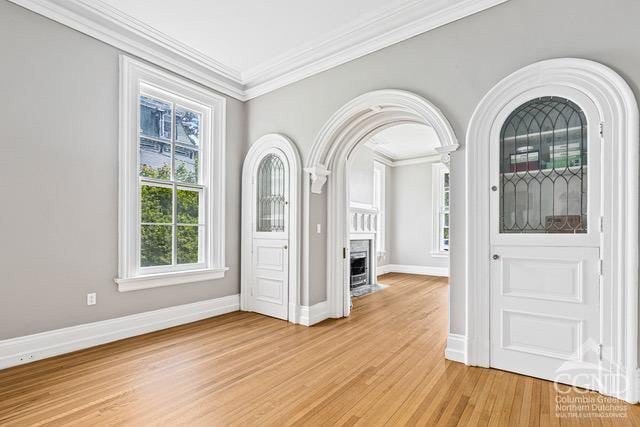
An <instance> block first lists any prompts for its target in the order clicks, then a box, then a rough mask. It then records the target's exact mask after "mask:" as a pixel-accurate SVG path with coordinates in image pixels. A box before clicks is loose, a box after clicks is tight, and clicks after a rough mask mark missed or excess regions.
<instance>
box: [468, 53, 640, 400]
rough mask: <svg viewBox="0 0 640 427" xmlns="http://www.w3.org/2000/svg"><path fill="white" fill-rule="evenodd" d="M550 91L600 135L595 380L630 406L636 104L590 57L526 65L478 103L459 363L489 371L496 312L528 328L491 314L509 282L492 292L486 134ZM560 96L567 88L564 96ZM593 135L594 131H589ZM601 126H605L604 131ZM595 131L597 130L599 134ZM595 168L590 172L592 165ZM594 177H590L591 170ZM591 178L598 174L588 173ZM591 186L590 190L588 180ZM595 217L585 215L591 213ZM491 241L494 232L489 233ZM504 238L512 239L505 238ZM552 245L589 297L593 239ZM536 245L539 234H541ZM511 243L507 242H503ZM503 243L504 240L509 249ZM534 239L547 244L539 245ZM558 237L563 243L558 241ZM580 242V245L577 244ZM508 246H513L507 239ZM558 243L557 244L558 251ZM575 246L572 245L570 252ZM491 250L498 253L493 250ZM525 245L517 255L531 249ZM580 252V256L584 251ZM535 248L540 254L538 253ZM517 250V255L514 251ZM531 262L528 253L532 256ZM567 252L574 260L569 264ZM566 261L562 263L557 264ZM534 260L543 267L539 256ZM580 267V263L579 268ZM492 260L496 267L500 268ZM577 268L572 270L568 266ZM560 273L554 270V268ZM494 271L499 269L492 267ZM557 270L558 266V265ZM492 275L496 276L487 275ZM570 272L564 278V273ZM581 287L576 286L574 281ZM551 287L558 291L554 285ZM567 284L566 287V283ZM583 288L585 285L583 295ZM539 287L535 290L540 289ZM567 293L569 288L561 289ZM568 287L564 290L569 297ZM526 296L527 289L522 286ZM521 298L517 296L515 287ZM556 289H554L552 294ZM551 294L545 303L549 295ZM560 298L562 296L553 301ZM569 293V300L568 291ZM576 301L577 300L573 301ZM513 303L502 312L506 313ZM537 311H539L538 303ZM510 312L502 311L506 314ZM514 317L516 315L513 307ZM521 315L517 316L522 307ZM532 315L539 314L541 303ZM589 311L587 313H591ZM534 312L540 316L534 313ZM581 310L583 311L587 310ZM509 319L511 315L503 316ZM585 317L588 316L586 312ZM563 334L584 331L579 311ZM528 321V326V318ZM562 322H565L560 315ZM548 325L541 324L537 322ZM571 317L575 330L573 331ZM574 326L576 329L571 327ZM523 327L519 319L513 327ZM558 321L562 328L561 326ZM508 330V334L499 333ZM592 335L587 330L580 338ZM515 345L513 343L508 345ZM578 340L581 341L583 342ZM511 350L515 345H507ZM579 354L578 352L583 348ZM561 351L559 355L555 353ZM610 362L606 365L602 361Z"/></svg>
mask: <svg viewBox="0 0 640 427" xmlns="http://www.w3.org/2000/svg"><path fill="white" fill-rule="evenodd" d="M536 90H538V91H546V95H556V94H557V95H559V96H562V94H563V93H564V94H565V95H568V97H569V98H575V99H578V98H581V99H583V100H588V102H580V101H578V103H581V106H582V105H586V108H590V107H589V104H590V105H592V106H593V112H591V113H588V114H589V115H590V116H591V122H592V123H590V126H592V128H590V133H595V134H596V135H597V136H599V135H600V133H602V141H603V149H602V162H601V164H602V172H601V177H602V179H601V182H600V189H601V200H602V203H601V207H602V211H601V216H602V226H601V227H602V230H603V232H602V234H601V237H600V238H601V240H600V242H599V246H600V252H601V253H600V255H601V259H602V273H603V274H602V278H601V283H602V286H601V296H600V308H601V312H600V325H599V329H600V334H601V335H600V340H599V341H600V344H602V358H603V362H602V363H600V365H599V366H600V367H601V368H606V372H607V378H606V379H605V380H604V381H603V382H602V383H601V384H600V387H599V391H600V392H601V393H603V394H607V395H611V396H615V397H618V398H620V399H623V400H626V401H628V402H632V403H635V402H637V401H638V395H637V391H636V388H637V373H636V372H637V355H638V353H637V351H638V348H637V343H638V336H637V332H638V328H637V319H638V318H637V316H638V314H637V305H638V293H637V285H638V283H637V281H638V261H637V259H638V238H637V236H638V228H637V227H638V108H637V104H636V101H635V98H634V96H633V93H632V91H631V89H630V88H629V86H628V85H627V84H626V82H625V81H624V80H623V79H622V78H621V77H620V76H618V75H617V74H616V73H615V72H614V71H612V70H611V69H609V68H607V67H606V66H603V65H601V64H598V63H596V62H593V61H587V60H582V59H573V58H562V59H552V60H547V61H542V62H539V63H535V64H532V65H530V66H528V67H525V68H523V69H521V70H519V71H516V72H515V73H513V74H512V75H510V76H508V77H507V78H505V79H504V80H502V81H501V82H500V83H498V84H497V85H496V86H495V87H494V88H493V89H492V90H491V91H489V93H488V94H487V95H486V96H485V97H484V98H483V99H482V101H481V102H480V103H479V105H478V106H477V108H476V110H475V112H474V114H473V116H472V119H471V121H470V123H469V128H468V131H467V147H466V150H467V155H466V160H467V171H468V172H467V213H466V219H467V227H466V229H467V245H466V246H467V269H466V275H465V278H466V283H465V287H466V296H467V298H466V305H465V307H466V334H467V351H466V356H465V361H466V363H467V364H469V365H475V366H485V367H488V366H490V365H491V363H492V360H493V354H492V349H493V346H494V343H493V342H492V340H493V339H494V337H495V335H494V334H493V333H492V332H493V331H492V329H491V328H490V325H493V324H494V322H496V321H497V320H495V319H492V316H498V315H500V316H501V319H504V318H505V316H507V317H508V319H507V320H509V321H513V322H515V324H519V325H520V326H522V325H524V323H523V322H525V321H526V320H527V319H526V316H524V317H523V316H519V317H518V316H517V315H515V314H512V313H500V314H497V313H495V312H492V310H491V308H492V307H491V302H492V293H495V292H498V291H500V289H504V288H505V287H508V286H509V283H508V282H505V281H500V280H498V281H495V282H494V285H495V286H494V289H492V287H491V277H493V276H495V275H497V274H500V273H502V274H503V273H504V269H505V268H506V267H505V266H504V264H502V262H499V263H494V262H493V261H492V260H491V255H492V252H491V250H492V246H491V245H492V244H493V243H496V241H495V240H493V239H492V236H491V232H492V230H495V228H494V227H493V226H492V225H491V214H490V211H491V208H490V207H491V197H492V194H491V191H490V190H489V189H490V187H491V186H492V185H493V183H492V176H493V175H492V173H491V171H489V170H488V169H487V167H486V165H489V164H490V161H491V158H490V156H491V154H490V149H491V144H492V143H493V141H494V140H493V139H492V138H493V137H494V136H495V135H493V134H492V130H494V129H495V127H496V126H497V125H496V123H498V122H499V121H500V120H499V119H500V115H501V114H504V109H505V108H506V106H507V105H508V104H509V103H511V102H513V100H514V98H518V97H519V96H521V95H523V94H527V93H528V92H530V94H531V93H533V92H531V91H536ZM563 91H564V92H563ZM594 125H595V126H596V130H595V131H594V130H593V126H594ZM600 127H601V128H600ZM598 128H600V129H598ZM591 163H592V162H590V165H589V167H591ZM589 173H590V174H591V171H589ZM593 175H595V174H593ZM589 185H590V186H591V185H593V184H592V183H591V182H590V183H589ZM590 215H591V213H590ZM590 221H591V229H599V228H600V227H598V225H597V224H598V222H599V221H597V219H596V220H595V221H594V219H593V218H592V219H591V220H590ZM493 237H495V236H493ZM507 237H510V236H507ZM555 237H557V239H558V240H557V241H556V242H554V243H555V244H557V245H558V246H559V248H558V249H557V250H562V249H560V248H561V247H565V248H566V247H567V246H571V244H572V242H573V245H574V247H573V248H571V250H570V251H566V250H565V251H564V253H561V254H555V255H556V256H557V257H559V258H560V259H561V260H563V261H564V262H565V265H564V273H563V274H566V275H569V276H570V274H569V273H570V272H571V271H573V273H572V274H574V275H575V274H577V273H576V269H577V266H578V265H581V266H582V267H581V268H582V277H583V279H584V280H582V285H583V287H582V289H583V293H582V298H583V300H584V301H585V303H586V304H587V305H589V306H590V307H591V308H592V305H590V303H588V302H587V301H586V300H587V299H588V298H589V295H590V292H592V291H593V287H592V285H591V286H590V283H591V281H592V280H593V276H592V271H591V268H592V267H591V265H592V264H591V261H590V260H591V259H593V258H594V257H596V258H597V256H596V255H594V252H593V251H594V250H597V246H598V244H596V243H595V242H596V240H597V238H596V237H594V236H593V235H592V236H591V237H589V236H588V233H587V235H584V236H580V238H579V239H578V240H575V239H573V238H575V237H576V236H570V237H571V238H572V239H569V238H568V237H567V236H555ZM539 238H540V239H542V238H543V236H542V237H539ZM507 240H508V239H507ZM507 240H503V241H502V242H498V243H502V244H506V243H509V242H508V241H507ZM535 240H536V239H533V240H532V241H531V242H530V243H531V244H532V245H533V246H535V245H539V246H544V242H540V241H539V242H536V241H535ZM563 240H564V241H563ZM579 240H582V241H579ZM512 243H513V242H512ZM560 245H562V246H560ZM575 245H577V246H578V247H576V246H575ZM494 249H495V248H494ZM529 249H531V248H526V247H521V248H518V249H517V250H516V252H518V251H520V250H529ZM580 251H582V252H583V253H580ZM539 252H540V251H538V253H539ZM511 253H512V254H513V253H514V252H513V250H512V251H511ZM527 255H528V256H533V254H532V253H528V254H527ZM572 256H573V258H572ZM563 257H564V258H563ZM539 262H547V261H545V260H544V259H542V260H540V261H539ZM585 262H586V264H585ZM496 264H498V265H496ZM571 265H573V266H574V267H573V269H572V268H570V266H571ZM556 267H557V266H556ZM492 269H493V270H496V269H497V270H499V271H492ZM561 270H562V269H561ZM492 274H493V276H492ZM569 276H566V277H569ZM574 283H577V282H574ZM557 285H558V284H557V283H556V288H557V289H560V288H559V287H558V286H557ZM563 285H564V286H567V285H566V283H563ZM518 286H519V287H520V288H521V287H525V288H526V286H527V282H526V281H524V280H520V281H519V284H518ZM585 287H589V289H585ZM536 289H537V288H536ZM567 289H568V288H567ZM567 289H565V293H567V292H569V291H568V290H567ZM525 290H526V289H525ZM521 292H522V290H521ZM558 292H560V291H558ZM546 296H547V297H549V295H548V292H547V295H546ZM552 297H554V298H559V296H558V295H555V296H552ZM565 297H567V298H569V297H568V296H567V295H565ZM574 298H575V295H574ZM511 308H513V307H508V309H511ZM534 308H535V307H534ZM505 311H508V310H505ZM512 311H514V310H512ZM521 311H523V310H521ZM538 311H539V312H542V309H541V308H540V307H538ZM587 311H588V309H587ZM538 314H540V313H538ZM583 314H584V313H583ZM509 316H510V317H509ZM589 316H590V315H589ZM567 317H569V318H571V319H573V320H567V321H566V322H565V323H564V325H565V327H566V329H565V331H570V330H571V327H574V328H577V327H578V326H577V325H578V324H579V323H580V322H583V323H582V325H583V326H582V328H583V331H585V330H587V329H588V328H589V325H588V324H587V323H585V322H586V321H585V320H584V319H581V318H580V316H579V315H577V314H575V313H574V315H573V317H572V316H567ZM529 320H531V319H530V318H529ZM565 320H566V319H565ZM545 321H546V322H547V324H548V323H549V322H548V321H549V319H548V318H545V319H541V320H540V322H539V323H538V324H539V325H544V322H545ZM572 321H574V323H573V326H570V324H571V322H572ZM576 321H577V323H576ZM518 322H520V323H518ZM558 322H560V323H558V325H560V324H562V322H561V321H560V320H558ZM503 329H504V328H503ZM583 333H588V334H591V333H590V332H583ZM514 341H515V340H514ZM583 341H584V340H583ZM512 346H513V345H512ZM581 350H584V348H582V349H581ZM562 351H564V352H565V354H564V356H566V357H570V356H569V354H574V353H572V351H571V350H569V347H564V348H561V347H558V348H556V352H557V353H562ZM556 355H557V354H556ZM605 363H606V366H605V365H604V364H605Z"/></svg>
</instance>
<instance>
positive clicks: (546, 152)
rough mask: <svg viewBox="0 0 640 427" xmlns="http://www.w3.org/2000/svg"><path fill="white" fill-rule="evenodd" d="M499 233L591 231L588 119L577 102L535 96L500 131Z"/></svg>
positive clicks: (518, 109) (512, 114)
mask: <svg viewBox="0 0 640 427" xmlns="http://www.w3.org/2000/svg"><path fill="white" fill-rule="evenodd" d="M499 161H500V179H501V183H500V184H501V185H500V232H501V233H586V232H587V182H588V180H587V121H586V118H585V116H584V113H583V112H582V110H581V109H580V107H578V105H576V104H574V103H573V102H571V101H569V100H567V99H563V98H559V97H542V98H537V99H533V100H531V101H529V102H527V103H525V104H523V105H521V106H520V107H518V108H517V109H516V110H515V111H514V112H513V113H511V115H510V116H509V117H508V118H507V120H506V121H505V123H504V125H503V127H502V131H501V134H500V158H499Z"/></svg>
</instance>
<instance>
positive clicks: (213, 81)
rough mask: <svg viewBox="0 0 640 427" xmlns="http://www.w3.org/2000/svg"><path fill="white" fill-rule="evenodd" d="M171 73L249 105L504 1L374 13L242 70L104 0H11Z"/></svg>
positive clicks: (421, 1)
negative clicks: (268, 95) (310, 78)
mask: <svg viewBox="0 0 640 427" xmlns="http://www.w3.org/2000/svg"><path fill="white" fill-rule="evenodd" d="M9 1H11V2H12V3H15V4H17V5H19V6H22V7H24V8H26V9H29V10H31V11H33V12H35V13H38V14H40V15H42V16H45V17H47V18H49V19H52V20H54V21H56V22H59V23H61V24H63V25H66V26H67V27H70V28H72V29H74V30H77V31H80V32H82V33H84V34H87V35H89V36H91V37H93V38H95V39H98V40H100V41H103V42H105V43H107V44H110V45H112V46H114V47H116V48H118V49H121V50H122V51H124V52H126V53H129V54H132V55H135V56H137V57H139V58H141V59H144V60H146V61H149V62H151V63H153V64H155V65H158V66H161V67H164V68H166V69H167V70H169V71H172V72H175V73H177V74H180V75H182V76H184V77H186V78H189V79H191V80H193V81H195V82H198V83H200V84H203V85H205V86H207V87H209V88H211V89H214V90H216V91H218V92H221V93H223V94H225V95H229V96H231V97H233V98H236V99H239V100H241V101H247V100H249V99H252V98H255V97H257V96H260V95H263V94H265V93H268V92H271V91H273V90H276V89H279V88H281V87H283V86H286V85H289V84H291V83H294V82H296V81H299V80H302V79H304V78H307V77H310V76H312V75H314V74H318V73H320V72H322V71H326V70H328V69H330V68H333V67H336V66H338V65H341V64H344V63H346V62H349V61H351V60H354V59H356V58H359V57H361V56H364V55H367V54H369V53H371V52H375V51H377V50H380V49H383V48H385V47H388V46H391V45H393V44H395V43H398V42H401V41H403V40H406V39H408V38H411V37H414V36H416V35H418V34H421V33H424V32H426V31H429V30H432V29H434V28H438V27H440V26H442V25H446V24H448V23H450V22H453V21H456V20H458V19H461V18H464V17H466V16H469V15H472V14H474V13H477V12H480V11H483V10H485V9H488V8H490V7H493V6H496V5H498V4H501V3H504V2H506V1H509V0H430V1H425V0H413V1H411V2H409V3H408V4H406V5H403V6H400V7H394V8H392V9H389V8H388V9H385V10H382V11H381V10H376V11H373V12H371V13H370V14H369V15H368V16H365V17H364V18H362V19H360V20H358V21H356V22H354V23H351V24H349V25H346V26H344V27H342V28H341V29H339V30H337V31H334V32H332V33H330V34H328V35H325V36H324V37H322V38H320V39H316V40H315V41H312V42H309V43H306V44H304V45H303V46H300V47H299V48H296V49H292V50H290V51H288V52H286V53H284V54H282V55H279V56H277V57H275V58H273V59H271V60H268V61H266V62H264V63H262V64H259V65H258V66H256V67H254V68H251V69H249V70H246V71H244V72H241V71H240V70H236V69H234V68H232V67H229V66H227V65H224V64H222V63H220V62H218V61H216V60H214V59H212V58H211V57H209V56H207V55H204V54H203V53H201V52H199V51H197V50H195V49H192V48H191V47H189V46H187V45H186V44H184V43H182V42H180V41H178V40H176V39H174V38H172V37H170V36H168V35H166V34H164V33H162V32H160V31H158V30H156V29H154V28H152V27H150V26H148V25H146V24H144V23H143V22H141V21H139V20H137V19H135V18H132V17H131V16H129V15H127V14H125V13H123V12H121V11H119V10H118V9H115V8H113V7H112V6H110V5H108V4H106V3H104V2H102V1H101V0H9Z"/></svg>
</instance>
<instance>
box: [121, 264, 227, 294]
mask: <svg viewBox="0 0 640 427" xmlns="http://www.w3.org/2000/svg"><path fill="white" fill-rule="evenodd" d="M227 270H229V268H228V267H225V268H209V269H205V270H192V271H177V272H175V273H159V274H146V275H144V276H136V277H129V278H126V279H115V282H116V284H117V285H118V292H130V291H138V290H141V289H151V288H160V287H163V286H173V285H184V284H187V283H195V282H203V281H205V280H214V279H222V278H223V277H224V274H225V272H226V271H227Z"/></svg>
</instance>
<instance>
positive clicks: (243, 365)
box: [0, 274, 640, 426]
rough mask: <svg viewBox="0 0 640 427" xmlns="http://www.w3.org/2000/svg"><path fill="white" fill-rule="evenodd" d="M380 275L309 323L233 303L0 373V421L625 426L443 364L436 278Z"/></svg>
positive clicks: (531, 389) (497, 376)
mask: <svg viewBox="0 0 640 427" xmlns="http://www.w3.org/2000/svg"><path fill="white" fill-rule="evenodd" d="M382 281H383V282H384V283H388V284H390V285H391V287H389V288H387V289H385V290H383V291H381V292H378V293H375V294H372V295H368V296H364V297H361V298H358V299H356V300H355V302H354V310H353V314H352V316H351V317H350V318H349V319H341V320H328V321H325V322H323V323H321V324H319V325H316V326H313V327H311V328H306V327H303V326H298V325H290V324H288V323H286V322H283V321H280V320H275V319H271V318H268V317H264V316H259V315H256V314H250V313H241V312H237V313H231V314H228V315H225V316H220V317H217V318H213V319H208V320H204V321H200V322H196V323H192V324H189V325H184V326H180V327H176V328H172V329H168V330H164V331H160V332H156V333H152V334H148V335H144V336H140V337H135V338H130V339H127V340H123V341H119V342H116V343H111V344H107V345H103V346H100V347H95V348H92V349H88V350H83V351H79V352H76V353H73V354H69V355H65V356H60V357H56V358H52V359H48V360H44V361H40V362H36V363H33V364H30V365H24V366H20V367H15V368H12V369H8V370H4V371H0V425H34V424H51V425H114V424H116V425H118V424H127V425H137V426H146V425H257V426H266V425H273V426H281V425H290V424H294V425H311V426H315V425H355V424H357V425H363V426H372V425H382V424H387V425H435V424H442V425H455V424H460V425H510V426H516V425H577V424H578V423H580V424H585V425H600V424H604V425H613V424H626V425H631V424H636V425H637V424H638V423H639V420H640V416H639V414H640V410H639V408H638V407H637V406H629V405H624V406H622V408H623V410H624V412H625V415H626V417H625V418H622V419H619V420H616V421H614V420H612V419H608V418H601V417H596V418H590V419H582V420H580V421H576V420H572V419H570V418H560V417H558V416H557V415H558V414H560V415H563V414H565V415H566V413H567V411H565V412H562V413H558V414H557V413H556V406H555V405H556V399H557V394H556V392H555V389H554V387H553V384H552V383H549V382H546V381H541V380H537V379H533V378H529V377H524V376H520V375H515V374H511V373H506V372H502V371H497V370H490V369H481V368H470V367H467V366H464V365H462V364H460V363H455V362H449V361H445V360H444V356H443V353H444V346H445V341H446V336H447V283H446V280H444V279H440V278H434V277H427V276H413V275H407V274H389V275H386V276H384V277H383V278H382ZM569 396H573V394H569ZM586 396H587V397H590V398H596V397H597V396H598V395H595V394H593V393H590V394H587V395H586ZM618 403H619V402H618ZM569 412H570V411H569Z"/></svg>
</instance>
